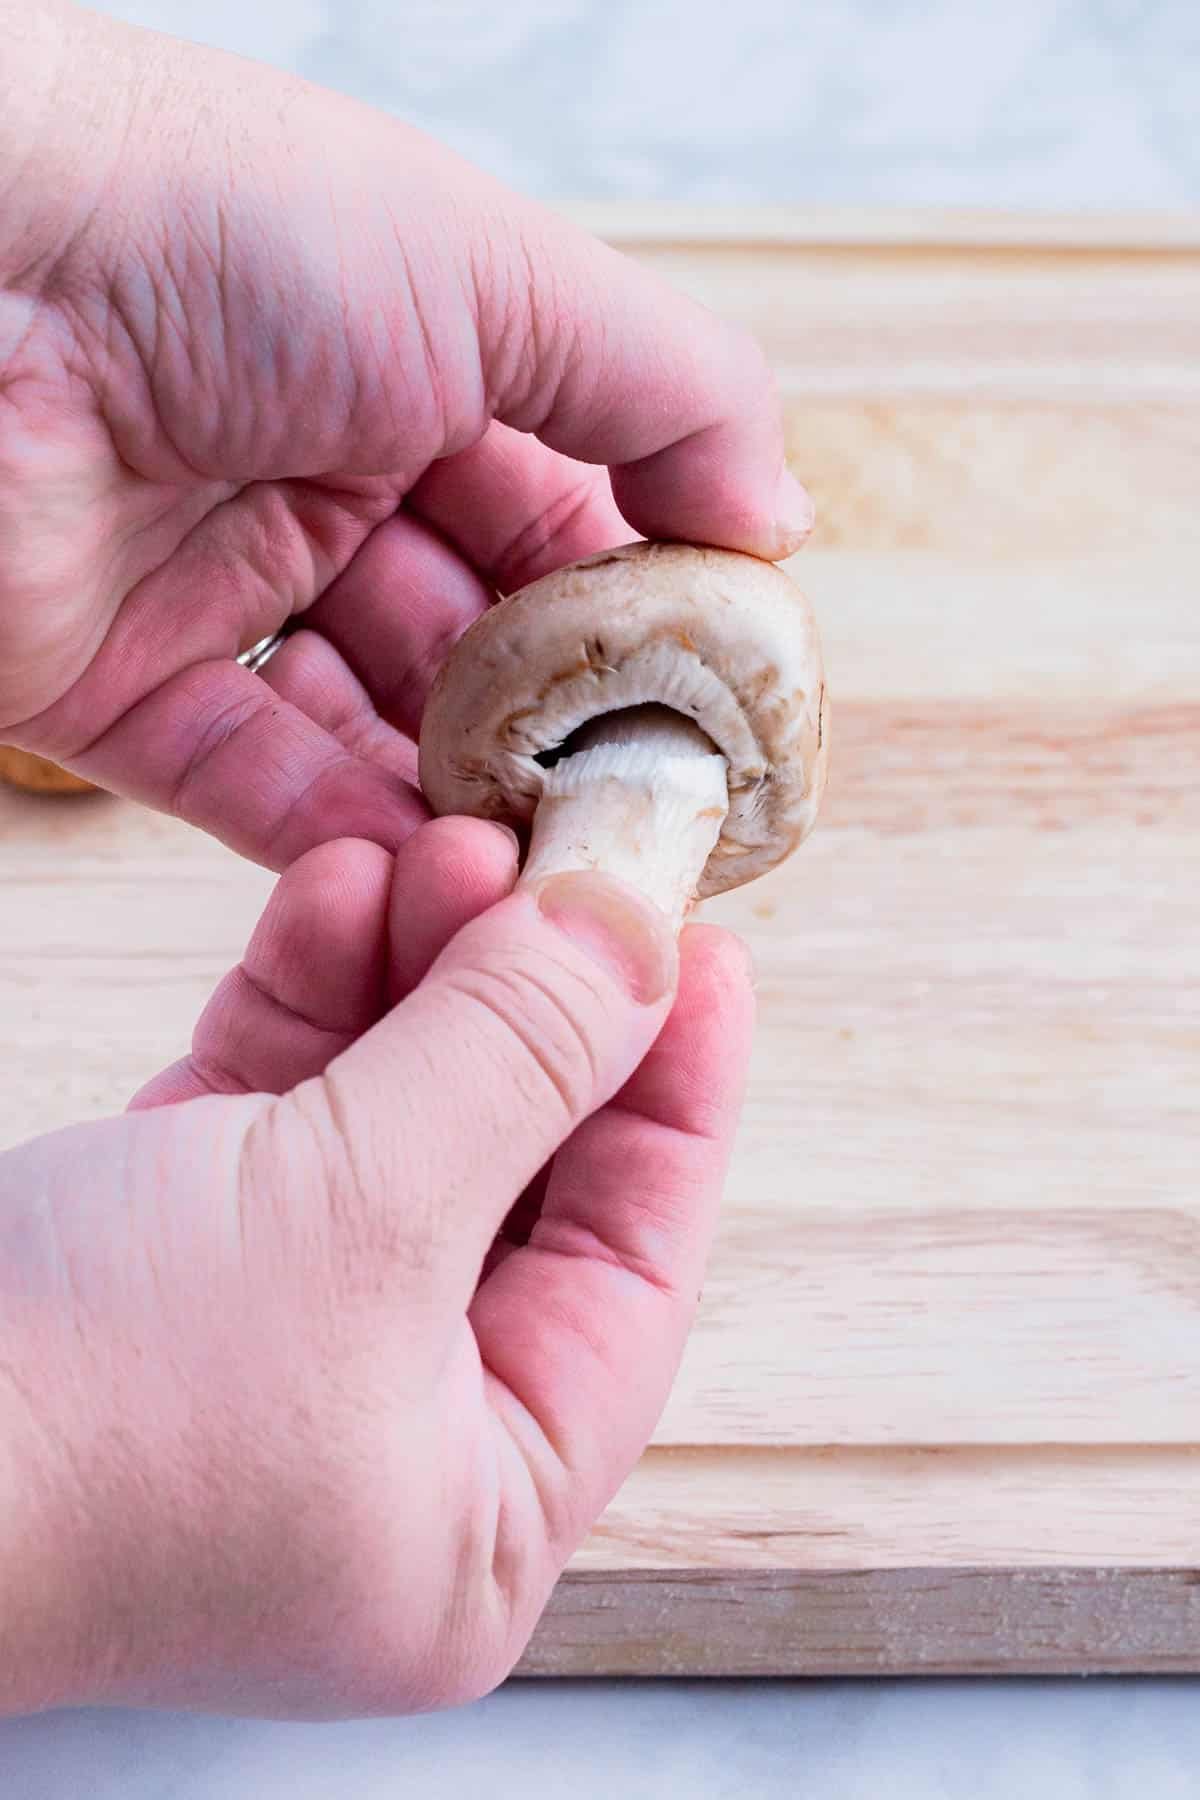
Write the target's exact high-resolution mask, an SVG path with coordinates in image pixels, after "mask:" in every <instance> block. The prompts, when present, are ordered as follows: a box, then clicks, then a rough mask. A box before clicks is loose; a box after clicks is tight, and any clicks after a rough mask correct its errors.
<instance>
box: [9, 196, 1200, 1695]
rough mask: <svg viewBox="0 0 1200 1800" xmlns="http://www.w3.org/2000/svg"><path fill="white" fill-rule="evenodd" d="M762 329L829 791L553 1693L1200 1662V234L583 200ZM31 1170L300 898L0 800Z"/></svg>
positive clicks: (550, 1629)
mask: <svg viewBox="0 0 1200 1800" xmlns="http://www.w3.org/2000/svg"><path fill="white" fill-rule="evenodd" d="M590 222H591V223H593V224H597V225H599V227H600V229H602V230H603V231H605V232H606V233H607V235H609V236H610V237H612V238H613V239H614V241H617V242H619V243H623V244H624V245H625V246H626V247H628V248H632V249H633V250H634V253H635V254H638V255H640V256H642V257H644V258H645V259H646V260H647V261H648V262H650V263H651V264H653V265H654V266H655V267H657V268H659V269H660V270H661V271H662V272H663V273H665V274H666V275H667V276H669V277H670V278H671V279H673V280H674V281H676V282H677V283H679V284H680V285H681V286H683V287H685V288H687V289H689V290H691V291H692V292H693V293H695V294H697V295H699V296H700V297H701V298H702V299H703V300H705V301H707V302H708V303H709V304H710V305H712V306H714V307H715V308H717V309H718V310H720V311H722V312H725V313H727V314H728V315H730V316H732V317H734V318H737V319H739V320H741V321H742V322H744V323H746V324H748V325H749V326H751V327H752V328H753V329H754V330H755V331H756V332H757V333H758V334H759V336H760V337H761V339H762V340H763V342H764V343H765V345H766V347H767V349H768V351H769V353H770V355H771V357H772V360H773V361H774V363H775V365H776V367H777V369H778V371H779V375H780V378H781V381H782V385H783V389H784V393H785V396H786V402H787V412H788V428H789V437H790V447H791V453H792V457H793V460H794V464H795V466H796V468H797V469H798V471H799V472H800V473H801V474H802V475H803V476H804V477H805V478H806V479H807V480H808V482H809V484H810V486H811V488H812V489H813V491H814V493H815V495H816V497H817V501H818V506H819V510H820V516H821V524H820V528H819V532H818V535H817V538H816V541H815V544H814V547H813V548H812V549H810V550H809V551H807V552H806V553H805V554H804V556H803V557H802V558H800V559H799V560H798V561H797V564H796V565H795V572H796V573H797V575H798V576H799V577H800V578H801V579H802V580H803V582H804V584H805V585H806V587H807V588H808V590H809V592H810V594H811V596H812V598H813V600H814V603H815V606H816V609H817V613H818V616H819V618H820V621H821V625H822V631H823V636H824V640H825V645H826V651H827V662H828V668H829V676H830V685H831V691H832V693H833V695H834V703H835V710H834V718H833V764H832V777H831V786H830V793H829V799H828V804H827V808H826V812H825V815H824V818H823V822H822V825H821V827H820V828H819V830H818V833H817V835H816V836H815V838H814V839H813V840H812V841H811V842H810V843H809V845H807V846H806V847H805V849H804V850H803V851H802V852H801V854H800V855H799V856H798V857H796V858H795V859H794V860H793V861H792V863H791V864H790V865H789V866H788V867H787V868H786V869H785V870H783V871H780V872H779V873H778V874H777V875H775V876H773V877H771V878H769V879H768V880H767V881H764V882H762V883H760V884H759V885H757V886H756V887H754V888H753V889H751V890H748V891H746V892H744V893H743V894H742V895H740V896H734V897H732V898H730V899H728V900H727V901H725V902H722V903H719V904H718V905H716V906H714V907H712V908H711V909H710V910H711V915H712V916H714V917H719V918H721V919H723V920H725V921H726V922H728V923H730V924H732V925H735V926H737V927H738V928H739V929H741V930H742V931H743V932H745V934H746V935H747V937H748V938H749V939H750V941H751V944H752V946H753V949H754V953H755V956H756V958H757V963H758V968H759V997H760V1003H761V1025H760V1030H759V1036H758V1045H757V1053H756V1059H755V1066H754V1073H753V1078H752V1082H751V1088H750V1097H749V1103H748V1107H747V1112H746V1119H745V1125H744V1129H743V1133H742V1138H741V1146H740V1152H739V1155H738V1158H737V1161H736V1166H735V1169H734V1172H733V1176H732V1180H731V1183H730V1188H729V1196H728V1203H727V1206H726V1210H725V1215H724V1223H723V1226H722V1229H721V1234H720V1239H719V1243H718V1247H717V1251H716V1255H715V1258H714V1262H713V1266H712V1270H711V1274H710V1278H709V1281H708V1284H707V1287H706V1291H705V1296H704V1304H703V1310H702V1313H701V1317H700V1321H699V1324H698V1326H697V1329H696V1332H695V1335H694V1337H693V1340H692V1343H691V1346H690V1349H689V1351H688V1354H687V1357H686V1360H685V1363H684V1367H683V1370H682V1373H681V1375H680V1378H679V1381H678V1384H677V1386H676V1389H675V1392H674V1395H673V1396H672V1399H671V1401H670V1404H669V1406H668V1408H667V1411H666V1413H665V1415H664V1417H663V1420H662V1423H661V1426H660V1428H659V1431H658V1433H657V1436H656V1439H655V1442H654V1445H653V1446H652V1448H651V1449H650V1450H649V1451H648V1453H647V1455H646V1456H645V1458H644V1460H643V1462H642V1464H641V1466H640V1467H639V1469H638V1470H637V1471H636V1473H635V1474H634V1476H633V1477H632V1479H631V1480H630V1481H629V1483H628V1484H627V1486H626V1488H625V1489H624V1491H623V1492H622V1494H621V1495H620V1496H619V1497H618V1499H617V1500H616V1501H615V1502H614V1504H613V1506H612V1507H611V1508H610V1510H609V1512H608V1513H607V1515H606V1516H605V1518H604V1519H603V1520H602V1521H601V1523H600V1524H599V1526H598V1527H597V1529H596V1531H595V1533H594V1534H593V1536H592V1538H591V1540H590V1541H589V1542H588V1544H587V1545H586V1546H585V1547H584V1549H583V1550H582V1552H581V1553H580V1555H579V1556H578V1557H577V1558H576V1560H575V1562H574V1564H573V1565H572V1567H571V1569H570V1570H569V1571H568V1574H567V1575H566V1577H565V1578H564V1580H563V1582H562V1583H561V1584H560V1586H559V1589H558V1591H557V1593H556V1595H555V1597H554V1600H553V1602H552V1604H551V1606H550V1609H549V1611H548V1613H547V1615H546V1617H545V1619H544V1620H543V1623H542V1626H541V1628H540V1630H539V1632H538V1635H537V1637H536V1638H535V1641H534V1643H533V1645H532V1647H531V1649H530V1651H529V1654H528V1656H527V1658H526V1661H525V1664H524V1665H523V1667H524V1669H525V1671H526V1672H528V1673H534V1674H555V1673H558V1674H602V1673H603V1674H607V1673H636V1674H660V1673H687V1674H735V1673H753V1674H762V1673H772V1672H781V1673H785V1672H786V1673H834V1672H854V1673H883V1672H893V1673H894V1672H898V1671H911V1672H921V1671H924V1672H945V1671H951V1670H974V1671H982V1670H992V1671H1010V1672H1016V1671H1032V1670H1111V1669H1159V1670H1163V1669H1200V224H1197V223H1193V222H1191V221H1188V220H1173V221H1171V220H1167V221H1153V220H1142V221H1121V220H1107V221H1105V220H1092V221H1081V220H1051V219H1044V218H1043V219H1034V220H1030V219H1006V218H1002V217H995V216H992V217H989V218H984V219H977V218H970V217H967V218H947V217H945V216H941V217H936V218H924V217H915V218H914V217H905V218H894V217H890V218H889V217H884V218H869V219H868V218H863V217H861V216H847V215H840V214H838V215H831V216H829V217H827V218H814V217H805V218H780V217H778V216H775V215H766V216H763V217H760V218H757V219H751V220H747V219H746V218H745V216H744V215H743V216H742V217H741V218H740V219H737V220H720V219H715V218H713V217H712V216H709V217H707V218H704V217H699V218H697V217H687V216H683V217H681V216H677V215H670V216H667V215H663V214H656V215H636V216H632V215H628V214H622V215H620V216H614V215H611V214H600V215H594V214H593V215H592V216H591V219H590ZM0 878H2V880H0V1017H2V1018H3V1020H4V1021H5V1024H6V1026H7V1030H6V1033H5V1049H6V1056H7V1069H6V1074H7V1079H6V1081H5V1082H4V1085H3V1090H2V1091H0V1142H4V1143H8V1142H12V1141H14V1140H16V1139H18V1138H20V1137H22V1136H25V1135H28V1134H30V1133H31V1132H34V1131H39V1130H45V1129H48V1128H50V1127H52V1126H55V1125H58V1124H60V1123H62V1122H64V1121H66V1120H68V1119H77V1118H84V1117H89V1116H94V1115H97V1114H100V1113H103V1112H105V1111H108V1110H111V1109H113V1108H115V1107H117V1106H119V1105H120V1104H121V1103H122V1101H123V1100H124V1099H125V1097H126V1096H127V1095H128V1094H129V1092H130V1091H131V1090H132V1089H133V1088H134V1087H136V1086H137V1085H138V1084H139V1083H140V1082H141V1081H142V1080H143V1079H144V1078H145V1077H146V1076H147V1074H148V1073H150V1072H151V1071H152V1070H153V1069H154V1068H155V1067H156V1066H158V1065H160V1064H161V1063H163V1062H165V1061H167V1060H169V1059H170V1058H172V1057H174V1056H175V1055H177V1054H178V1053H179V1052H180V1050H181V1048H182V1046H183V1045H184V1044H185V1043H186V1040H187V1037H188V1034H189V1028H190V1023H191V1020H192V1019H193V1018H194V1016H195V1014H196V1013H197V1012H198V1010H199V1008H200V1006H201V1004H202V1001H203V999H204V998H205V996H206V994H207V992H208V991H209V989H210V988H211V987H212V985H213V983H214V982H215V981H216V980H217V978H218V976H219V975H220V974H221V973H222V972H223V971H224V969H225V968H226V967H227V966H228V965H230V964H231V963H232V962H234V961H236V959H237V956H238V954H239V952H240V949H241V946H242V944H243V943H244V941H245V938H246V936H247V934H248V931H249V928H250V926H251V923H252V921H253V919H254V918H255V916H256V914H257V912H258V910H259V909H260V907H261V905H262V902H263V900H264V898H265V895H266V893H267V891H268V887H269V885H270V877H269V876H267V875H265V874H264V873H263V872H262V871H260V870H256V869H253V868H250V867H248V866H246V865H244V864H241V863H239V862H237V861H236V860H235V859H234V858H233V857H232V856H230V855H228V854H226V853H225V852H223V851H222V850H221V849H219V848H218V847H217V846H216V845H215V844H212V843H210V842H208V841H207V840H205V839H203V838H201V837H199V836H198V835H196V834H195V833H192V832H190V831H188V830H186V829H185V828H184V827H182V826H180V825H178V824H176V823H174V822H173V821H170V820H166V819H162V818H157V817H153V816H151V815H148V814H145V813H142V812H139V811H138V810H136V809H134V808H132V807H128V806H123V805H120V804H118V803H117V802H115V801H109V800H107V799H100V800H83V801H58V802H56V801H37V800H34V799H31V798H27V797H24V796H20V795H17V794H15V793H10V792H5V793H3V794H0Z"/></svg>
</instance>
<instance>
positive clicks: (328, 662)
mask: <svg viewBox="0 0 1200 1800" xmlns="http://www.w3.org/2000/svg"><path fill="white" fill-rule="evenodd" d="M259 674H260V675H261V677H262V679H263V680H264V681H265V682H266V684H267V686H268V687H269V688H271V689H272V690H273V691H274V692H275V693H276V694H278V695H279V697H280V699H281V700H286V701H287V702H288V703H289V705H291V706H294V707H296V708H297V710H298V711H300V712H302V713H303V714H304V715H305V717H306V718H309V719H311V720H312V721H313V723H314V725H319V726H320V727H321V729H322V730H323V731H327V732H328V733H329V734H330V736H331V737H335V738H336V739H337V740H338V742H339V744H343V745H344V746H345V748H346V749H347V750H349V751H350V753H351V754H352V755H353V756H358V757H361V758H362V759H363V760H364V761H365V762H369V763H372V764H373V765H374V766H375V767H376V768H379V769H386V770H387V771H388V772H389V773H390V774H392V775H395V776H396V778H397V779H398V780H400V781H404V782H407V783H409V784H410V785H411V786H413V787H415V786H416V783H417V747H416V745H415V744H414V743H413V741H412V739H411V738H410V737H406V736H405V735H404V733H403V732H400V731H397V730H396V729H395V727H394V726H392V725H389V724H388V723H387V722H386V721H385V720H384V719H381V718H380V716H379V714H378V712H377V711H376V710H375V705H374V702H373V701H372V699H371V696H370V694H368V692H367V690H366V689H365V688H364V687H363V685H362V683H361V682H360V681H359V679H358V677H357V676H356V675H355V674H354V672H353V671H352V670H351V669H350V668H348V667H347V665H346V662H345V659H344V658H343V657H342V656H341V654H340V653H339V652H338V650H337V649H336V648H335V647H334V645H333V644H331V643H330V642H329V640H328V638H325V637H322V636H321V634H320V633H319V632H317V631H295V632H292V633H291V635H290V636H289V637H287V638H285V640H284V642H283V643H282V644H281V645H280V647H279V649H278V650H276V651H275V653H274V654H273V655H272V656H271V658H270V660H269V661H268V662H267V663H266V664H265V665H264V667H263V668H262V669H260V670H259Z"/></svg>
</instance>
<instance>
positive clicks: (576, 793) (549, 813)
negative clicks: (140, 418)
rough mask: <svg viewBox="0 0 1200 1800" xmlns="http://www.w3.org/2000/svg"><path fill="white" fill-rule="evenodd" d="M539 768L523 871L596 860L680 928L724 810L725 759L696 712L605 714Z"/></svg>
mask: <svg viewBox="0 0 1200 1800" xmlns="http://www.w3.org/2000/svg"><path fill="white" fill-rule="evenodd" d="M538 761H539V762H540V763H541V765H542V767H543V769H544V770H545V775H544V778H543V783H542V794H541V799H540V800H539V801H538V806H537V811H536V813H535V814H534V819H533V830H532V836H531V839H530V846H529V855H528V857H527V859H526V863H525V868H524V871H523V874H522V879H523V880H524V881H526V882H536V881H543V880H545V879H546V878H547V877H548V876H550V875H557V874H561V873H563V872H564V871H567V870H580V869H595V870H599V871H601V872H602V873H604V874H606V875H614V876H616V877H618V878H619V879H620V880H623V881H627V882H630V883H631V884H632V885H633V886H634V887H636V888H639V889H640V890H641V892H642V893H643V894H645V895H646V896H647V897H648V898H649V899H651V900H653V901H654V902H655V904H656V905H657V906H660V907H661V908H662V910H663V911H664V912H665V913H666V914H667V915H668V916H669V917H670V918H671V920H672V922H673V923H674V924H675V926H676V928H678V927H679V926H680V925H681V924H682V923H683V920H684V918H685V917H686V916H687V913H688V911H689V910H690V908H691V906H692V905H693V904H694V902H695V899H696V889H697V885H698V883H699V881H700V876H701V874H702V873H703V870H704V866H705V864H706V863H707V861H708V859H709V856H710V855H711V854H712V851H713V848H714V846H715V845H716V842H717V839H718V838H719V837H720V835H721V827H722V825H723V824H724V822H725V815H726V813H727V812H728V810H729V784H728V772H729V765H728V763H727V762H726V759H725V757H724V756H723V755H722V754H721V752H720V751H719V750H718V749H717V748H716V746H715V744H714V743H713V741H712V739H711V738H710V737H708V736H707V734H706V733H705V732H704V731H702V730H701V728H700V727H699V725H697V724H696V722H695V721H694V720H693V719H689V718H686V717H685V716H684V715H683V714H682V713H678V712H675V711H674V710H673V709H672V708H671V707H668V706H659V705H653V704H650V705H643V706H630V707H625V708H623V709H622V710H621V711H619V712H612V713H604V714H601V715H600V716H599V717H597V718H595V719H591V720H589V721H588V723H587V724H586V725H582V726H580V727H579V729H578V730H577V731H574V732H572V734H571V736H570V738H569V739H568V740H567V742H566V743H565V744H563V745H561V746H560V747H559V748H558V749H557V750H554V751H550V752H545V753H543V755H542V756H541V757H539V758H538Z"/></svg>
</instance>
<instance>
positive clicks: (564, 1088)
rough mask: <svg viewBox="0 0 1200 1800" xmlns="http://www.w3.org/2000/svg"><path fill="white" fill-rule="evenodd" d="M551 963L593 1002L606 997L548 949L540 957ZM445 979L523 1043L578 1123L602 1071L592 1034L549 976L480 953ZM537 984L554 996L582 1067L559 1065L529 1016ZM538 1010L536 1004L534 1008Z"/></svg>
mask: <svg viewBox="0 0 1200 1800" xmlns="http://www.w3.org/2000/svg"><path fill="white" fill-rule="evenodd" d="M540 960H541V961H542V962H543V963H544V964H545V965H546V966H547V968H557V969H559V970H565V971H566V973H567V974H568V976H569V977H573V978H574V980H575V981H576V982H577V983H578V986H579V987H580V988H582V989H583V991H584V993H585V994H586V996H587V998H588V1000H590V1001H591V1002H592V1003H593V1004H595V1003H596V1002H598V1001H600V999H601V996H600V995H599V994H598V993H597V992H596V991H595V989H593V988H591V987H590V986H589V984H588V983H587V982H586V980H584V979H583V978H582V977H581V976H579V975H578V973H577V971H576V970H574V969H572V968H571V966H570V965H569V964H567V963H564V962H561V961H559V960H558V959H557V958H554V957H552V956H550V955H547V954H545V953H543V955H542V957H541V959H540ZM445 979H446V984H447V987H448V988H449V989H451V990H452V991H453V992H454V993H456V994H461V995H464V996H465V997H466V998H467V999H469V1000H471V1001H473V1002H474V1003H475V1004H476V1005H478V1006H480V1007H482V1008H483V1009H484V1010H485V1011H486V1012H487V1013H488V1014H490V1015H491V1017H492V1018H493V1019H494V1020H495V1021H496V1022H497V1023H499V1024H500V1025H501V1026H502V1027H503V1028H504V1030H505V1032H506V1033H507V1034H509V1035H511V1037H512V1038H513V1039H515V1041H516V1042H517V1044H518V1045H519V1047H520V1048H521V1050H522V1051H523V1052H524V1053H525V1058H526V1065H527V1066H532V1067H534V1068H536V1069H538V1070H539V1071H540V1073H541V1074H542V1075H543V1076H544V1077H545V1079H546V1081H547V1083H548V1084H549V1086H550V1087H551V1088H552V1089H553V1091H554V1093H555V1094H556V1095H557V1096H558V1099H559V1101H560V1102H561V1105H562V1109H563V1117H564V1122H566V1121H570V1122H573V1121H575V1120H577V1119H579V1118H581V1117H582V1116H583V1114H584V1112H585V1110H586V1108H587V1103H588V1100H589V1099H590V1097H591V1096H592V1095H594V1094H595V1093H597V1092H598V1091H599V1087H600V1070H599V1069H598V1067H597V1065H596V1062H595V1060H594V1052H593V1049H592V1044H591V1039H590V1037H589V1035H588V1033H587V1031H586V1030H585V1028H584V1027H583V1025H582V1024H581V1023H580V1020H579V1019H578V1018H577V1017H576V1016H575V1015H574V1014H573V1013H572V1012H571V1011H570V1010H569V1008H568V1007H567V1006H565V1005H564V1004H563V1002H562V999H561V997H560V996H559V995H558V994H556V993H555V992H554V990H553V988H552V987H551V986H550V984H549V982H548V981H547V980H546V978H544V977H541V976H539V975H538V974H537V973H535V971H534V969H532V968H530V967H529V966H528V964H527V963H526V964H525V965H524V966H522V965H521V964H517V965H510V964H508V963H506V962H502V961H501V960H500V959H499V958H496V957H491V958H482V957H480V958H476V959H475V961H474V962H473V963H472V965H471V966H470V967H469V968H466V969H453V968H452V969H449V970H447V972H446V977H445ZM529 989H532V990H533V991H534V992H535V993H537V994H539V995H540V996H541V997H542V999H544V1000H547V1001H549V1003H550V1010H551V1014H552V1016H553V1018H554V1019H555V1020H557V1022H558V1023H559V1024H560V1025H563V1026H565V1027H566V1031H567V1044H568V1047H569V1048H573V1049H575V1050H579V1051H582V1053H583V1054H582V1063H581V1065H580V1067H579V1068H577V1069H574V1070H573V1069H571V1068H569V1067H567V1066H566V1064H565V1062H564V1066H562V1067H559V1066H557V1064H556V1062H555V1060H554V1058H553V1056H552V1054H551V1050H550V1047H549V1043H548V1041H547V1043H546V1044H545V1045H543V1044H542V1043H540V1042H539V1040H538V1033H537V1032H536V1031H535V1030H534V1021H533V1020H531V1019H530V1018H529V1017H528V1016H527V1007H526V999H525V996H526V992H527V990H529ZM501 997H503V998H505V999H506V1000H511V1001H512V1002H513V1004H512V1005H511V1006H510V1005H508V1004H505V1005H498V1004H496V1001H497V999H499V998H501ZM536 1010H538V1009H536V1008H535V1011H536Z"/></svg>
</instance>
